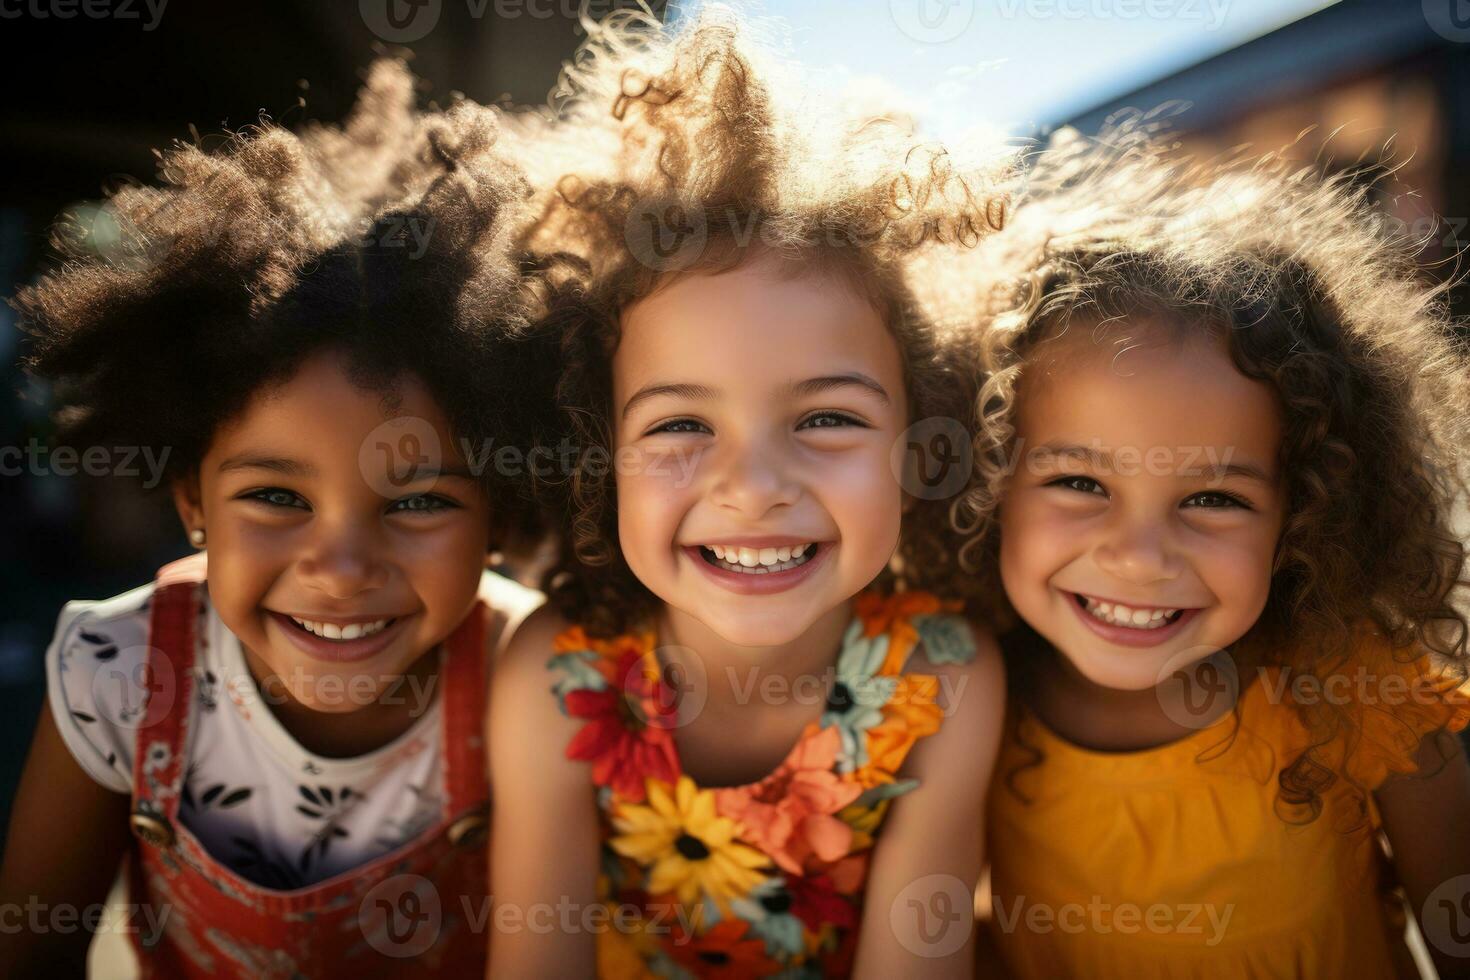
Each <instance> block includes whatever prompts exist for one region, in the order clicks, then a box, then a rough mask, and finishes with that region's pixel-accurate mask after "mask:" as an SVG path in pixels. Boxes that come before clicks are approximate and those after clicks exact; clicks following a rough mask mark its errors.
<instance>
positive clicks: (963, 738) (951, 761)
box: [904, 623, 1006, 800]
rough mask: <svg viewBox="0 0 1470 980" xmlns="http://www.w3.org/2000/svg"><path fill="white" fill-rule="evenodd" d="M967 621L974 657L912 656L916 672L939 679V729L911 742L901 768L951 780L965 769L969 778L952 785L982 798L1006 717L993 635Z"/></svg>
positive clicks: (1000, 664)
mask: <svg viewBox="0 0 1470 980" xmlns="http://www.w3.org/2000/svg"><path fill="white" fill-rule="evenodd" d="M969 625H970V630H971V633H972V635H973V637H974V641H975V654H974V656H972V657H969V658H967V659H958V658H948V659H945V660H944V661H943V662H941V663H931V662H930V661H929V660H928V658H926V657H924V656H923V654H922V651H920V653H919V654H918V655H917V656H916V658H915V660H916V663H915V669H916V670H917V671H919V672H922V673H927V674H932V675H934V676H935V677H937V678H938V680H939V691H938V698H939V705H940V707H941V708H943V709H944V721H943V723H942V724H941V725H940V728H939V731H937V732H935V733H934V734H933V735H930V736H929V737H928V738H925V739H923V740H921V741H920V742H919V744H918V745H916V746H914V750H913V751H912V752H911V753H910V755H909V758H908V760H906V763H905V766H904V769H905V772H906V774H907V775H912V776H916V777H918V778H920V779H921V780H922V779H923V778H924V777H925V776H929V777H932V778H935V779H942V780H946V781H955V777H956V776H957V775H958V774H959V773H960V772H967V773H968V775H969V777H970V778H965V779H959V780H958V781H956V782H955V785H954V786H953V787H951V790H957V789H958V788H959V787H964V788H965V789H964V792H963V794H962V795H965V796H967V797H973V798H975V799H976V800H983V799H984V795H985V793H984V789H985V785H986V783H987V781H988V779H989V776H990V770H991V767H992V766H993V765H994V762H995V757H996V754H997V752H998V751H999V747H1000V739H1001V731H1002V729H1003V727H1004V722H1005V706H1006V704H1005V702H1006V676H1005V664H1004V661H1003V660H1002V659H1001V653H1000V645H999V644H998V643H997V642H996V639H995V636H994V634H993V633H992V632H991V631H990V630H989V629H987V628H986V627H985V626H984V625H983V624H978V623H970V624H969Z"/></svg>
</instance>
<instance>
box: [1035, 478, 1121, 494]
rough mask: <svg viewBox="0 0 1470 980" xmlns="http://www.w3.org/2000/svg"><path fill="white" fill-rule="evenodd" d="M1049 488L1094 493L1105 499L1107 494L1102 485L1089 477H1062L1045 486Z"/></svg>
mask: <svg viewBox="0 0 1470 980" xmlns="http://www.w3.org/2000/svg"><path fill="white" fill-rule="evenodd" d="M1047 486H1049V487H1062V488H1063V489H1065V490H1076V491H1078V492H1079V493H1095V494H1097V495H1098V496H1100V497H1106V496H1107V495H1108V492H1107V491H1106V490H1104V489H1103V485H1102V484H1101V483H1098V482H1097V481H1096V480H1094V479H1093V478H1092V477H1090V476H1064V477H1062V478H1060V479H1057V480H1052V481H1051V482H1050V483H1048V484H1047Z"/></svg>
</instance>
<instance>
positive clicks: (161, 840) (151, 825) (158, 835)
mask: <svg viewBox="0 0 1470 980" xmlns="http://www.w3.org/2000/svg"><path fill="white" fill-rule="evenodd" d="M128 826H130V827H132V829H133V834H134V835H135V836H136V837H138V839H139V840H143V841H146V842H148V843H149V844H152V845H153V846H155V847H172V846H173V843H174V828H173V827H172V826H170V825H169V822H168V821H167V820H165V819H164V818H163V817H160V816H158V815H157V814H154V813H148V812H145V811H143V810H134V811H133V812H132V814H130V815H129V816H128Z"/></svg>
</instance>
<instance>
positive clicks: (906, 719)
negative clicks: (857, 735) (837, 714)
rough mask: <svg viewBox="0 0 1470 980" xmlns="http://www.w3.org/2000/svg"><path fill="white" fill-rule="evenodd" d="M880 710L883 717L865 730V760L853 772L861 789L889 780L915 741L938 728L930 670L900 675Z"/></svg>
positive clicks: (938, 714)
mask: <svg viewBox="0 0 1470 980" xmlns="http://www.w3.org/2000/svg"><path fill="white" fill-rule="evenodd" d="M882 710H883V720H882V721H881V722H879V723H878V724H876V725H874V726H873V727H872V728H869V729H868V731H867V740H868V742H867V745H868V761H867V763H866V764H864V765H862V766H860V767H858V769H857V770H856V771H855V772H854V773H853V776H854V778H855V779H856V780H857V781H858V783H859V784H860V785H861V786H862V787H863V788H864V789H872V788H873V787H874V786H878V785H881V784H883V783H887V782H892V781H893V780H892V777H893V775H894V774H895V773H897V772H898V770H899V769H900V767H902V766H903V761H904V759H906V758H907V757H908V754H909V750H910V749H912V748H913V747H914V743H916V742H917V741H918V740H919V739H921V738H923V737H924V736H926V735H933V734H934V733H935V732H937V731H939V726H940V723H941V722H943V721H944V709H943V708H941V707H940V706H939V679H938V678H937V677H934V676H932V675H930V674H903V675H900V676H899V678H898V685H897V686H896V687H895V688H894V689H893V696H892V697H890V698H889V699H888V702H887V703H886V704H884V705H883V709H882Z"/></svg>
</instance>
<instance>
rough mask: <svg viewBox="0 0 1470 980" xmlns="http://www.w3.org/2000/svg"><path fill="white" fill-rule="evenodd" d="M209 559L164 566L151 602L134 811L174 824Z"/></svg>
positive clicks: (193, 558) (136, 745) (136, 744)
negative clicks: (197, 627)
mask: <svg viewBox="0 0 1470 980" xmlns="http://www.w3.org/2000/svg"><path fill="white" fill-rule="evenodd" d="M205 571H206V566H205V559H204V555H203V554H202V553H201V554H198V555H191V556H189V557H188V558H184V559H181V560H180V561H176V562H173V563H171V564H168V565H165V566H164V567H163V568H162V569H160V570H159V572H158V576H157V578H156V579H155V582H154V589H153V596H152V598H151V600H150V601H149V614H148V616H149V626H148V660H147V663H146V666H145V667H144V676H143V679H142V680H143V685H144V687H145V689H146V693H145V695H144V696H145V697H147V698H148V708H147V711H146V712H145V713H144V716H143V720H142V723H141V724H140V725H139V727H138V733H137V737H136V739H135V742H134V752H133V801H134V810H138V809H140V808H141V809H144V810H146V811H148V812H150V813H152V814H154V815H156V816H158V817H160V818H162V819H163V820H165V821H167V822H168V823H170V824H171V823H172V822H173V820H174V819H175V815H176V814H177V812H178V808H179V796H180V793H179V791H180V787H181V785H182V783H183V776H184V763H185V759H184V744H185V737H186V734H187V732H186V729H187V727H188V719H189V702H190V699H191V698H192V697H193V694H194V630H195V623H196V620H197V618H198V613H199V601H198V600H199V597H198V589H199V588H200V583H201V582H202V581H203V579H204V574H205Z"/></svg>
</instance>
